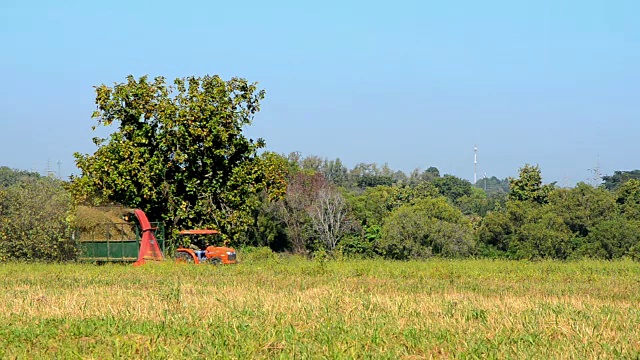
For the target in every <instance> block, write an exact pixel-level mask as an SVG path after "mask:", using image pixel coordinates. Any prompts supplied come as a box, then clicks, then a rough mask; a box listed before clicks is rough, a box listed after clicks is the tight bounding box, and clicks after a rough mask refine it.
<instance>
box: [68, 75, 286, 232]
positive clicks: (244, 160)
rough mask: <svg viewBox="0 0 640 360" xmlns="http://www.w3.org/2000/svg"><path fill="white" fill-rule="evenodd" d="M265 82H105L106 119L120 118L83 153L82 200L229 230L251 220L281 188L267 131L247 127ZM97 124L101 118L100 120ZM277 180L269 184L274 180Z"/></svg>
mask: <svg viewBox="0 0 640 360" xmlns="http://www.w3.org/2000/svg"><path fill="white" fill-rule="evenodd" d="M264 95H265V92H264V90H259V89H258V87H257V84H255V83H249V82H247V80H245V79H242V78H232V79H231V80H228V81H225V80H223V79H221V78H220V77H219V76H204V77H188V78H179V79H176V80H175V81H174V82H173V84H167V82H166V81H165V79H164V78H163V77H156V78H155V79H154V80H152V81H150V80H149V79H148V78H147V77H146V76H143V77H140V78H139V79H135V78H134V77H133V76H129V77H127V81H126V82H124V83H117V84H115V85H114V86H112V87H110V86H106V85H101V86H98V87H96V105H97V110H96V111H95V112H94V114H93V116H92V117H93V118H94V119H96V120H97V123H98V124H97V126H106V127H109V126H116V128H115V131H113V132H112V133H111V135H110V136H109V138H108V139H101V138H94V143H95V144H96V145H97V147H98V149H97V150H96V152H95V153H94V154H91V155H85V154H79V153H76V154H75V158H76V164H77V166H78V168H79V169H80V170H81V171H82V174H81V176H80V177H78V178H74V179H73V187H72V189H73V192H74V195H75V197H76V199H78V200H80V201H85V202H93V203H100V202H116V203H120V204H123V205H125V206H129V207H136V208H141V209H143V210H145V211H146V212H148V214H149V216H150V217H151V219H152V220H164V221H166V222H167V223H168V224H169V225H170V226H173V227H174V228H180V227H185V228H188V227H204V226H206V227H214V228H218V229H220V230H222V231H223V233H225V234H228V235H238V234H242V233H244V232H245V231H246V230H247V228H248V227H249V226H250V224H252V222H253V220H252V218H251V216H252V213H253V211H254V210H255V209H256V207H258V206H259V202H260V201H259V197H258V196H257V195H258V194H259V193H261V192H262V191H264V190H269V191H271V192H272V193H282V192H283V191H282V187H283V186H284V182H283V181H280V180H278V179H269V178H268V177H269V174H272V175H273V174H275V175H274V176H277V174H278V173H279V172H278V171H275V172H273V171H272V172H270V173H269V172H267V171H265V170H264V169H265V159H263V158H260V157H258V156H257V151H258V150H259V149H260V148H263V147H264V146H265V142H264V141H263V140H262V139H257V140H255V141H254V140H253V139H249V138H247V137H246V136H245V135H244V134H243V128H244V127H246V126H248V125H250V124H251V123H252V121H253V117H254V115H255V114H256V113H257V112H258V111H259V109H260V100H262V99H263V98H264ZM94 128H95V126H94ZM269 185H270V186H269Z"/></svg>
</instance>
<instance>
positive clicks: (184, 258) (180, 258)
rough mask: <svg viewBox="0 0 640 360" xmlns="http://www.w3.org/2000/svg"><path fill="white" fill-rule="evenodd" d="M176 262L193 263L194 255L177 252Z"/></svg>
mask: <svg viewBox="0 0 640 360" xmlns="http://www.w3.org/2000/svg"><path fill="white" fill-rule="evenodd" d="M176 262H186V263H190V264H191V263H193V256H191V254H189V253H186V252H178V253H177V254H176Z"/></svg>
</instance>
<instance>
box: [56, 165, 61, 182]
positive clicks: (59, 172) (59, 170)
mask: <svg viewBox="0 0 640 360" xmlns="http://www.w3.org/2000/svg"><path fill="white" fill-rule="evenodd" d="M56 164H58V179H62V178H61V177H60V165H62V161H60V160H58V161H56Z"/></svg>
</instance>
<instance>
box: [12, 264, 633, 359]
mask: <svg viewBox="0 0 640 360" xmlns="http://www.w3.org/2000/svg"><path fill="white" fill-rule="evenodd" d="M638 275H640V265H638V264H636V263H632V262H617V263H604V262H577V263H567V264H563V263H554V262H548V263H546V262H542V263H535V264H534V263H524V262H501V261H499V262H495V261H441V260H435V261H430V262H411V263H401V262H384V261H344V262H343V261H335V262H328V263H315V262H312V261H306V260H301V259H296V258H292V259H287V260H269V261H265V262H259V261H258V262H254V263H246V262H245V263H243V264H239V265H237V266H223V267H207V266H193V265H191V266H189V265H177V264H170V263H166V264H161V265H158V266H148V267H143V268H133V267H131V266H117V265H113V266H112V265H106V266H93V265H27V264H5V265H0V276H1V278H2V279H3V280H1V282H0V357H3V358H4V357H8V358H14V357H25V358H34V357H63V358H66V357H72V358H74V357H80V358H100V359H102V358H117V357H126V358H131V357H133V358H137V357H152V358H191V357H201V358H211V357H223V358H389V359H391V358H393V359H397V358H407V359H422V358H500V359H504V358H540V359H548V358H559V359H564V358H566V359H602V358H631V357H637V356H638V355H639V354H640V342H639V340H638V339H640V327H639V326H638V325H639V324H638V322H639V321H640V310H639V309H638V307H637V304H638V300H640V291H639V290H640V280H639V279H640V277H638Z"/></svg>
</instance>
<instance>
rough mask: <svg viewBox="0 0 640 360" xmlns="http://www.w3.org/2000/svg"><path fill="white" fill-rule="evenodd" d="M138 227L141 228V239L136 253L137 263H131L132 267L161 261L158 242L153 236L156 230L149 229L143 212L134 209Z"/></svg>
mask: <svg viewBox="0 0 640 360" xmlns="http://www.w3.org/2000/svg"><path fill="white" fill-rule="evenodd" d="M134 213H135V214H136V217H137V218H138V221H139V222H140V227H141V228H142V238H141V239H140V251H139V252H138V261H136V262H135V263H133V266H140V265H142V264H144V263H145V261H147V260H152V261H161V260H163V257H162V251H160V247H158V241H157V240H156V236H155V235H154V231H156V228H153V227H151V223H149V219H147V215H146V214H145V213H144V211H142V210H139V209H136V210H134Z"/></svg>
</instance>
